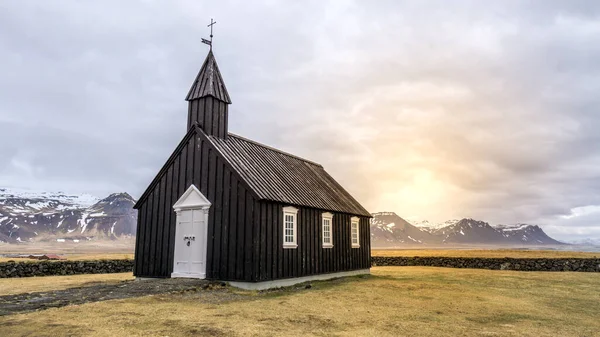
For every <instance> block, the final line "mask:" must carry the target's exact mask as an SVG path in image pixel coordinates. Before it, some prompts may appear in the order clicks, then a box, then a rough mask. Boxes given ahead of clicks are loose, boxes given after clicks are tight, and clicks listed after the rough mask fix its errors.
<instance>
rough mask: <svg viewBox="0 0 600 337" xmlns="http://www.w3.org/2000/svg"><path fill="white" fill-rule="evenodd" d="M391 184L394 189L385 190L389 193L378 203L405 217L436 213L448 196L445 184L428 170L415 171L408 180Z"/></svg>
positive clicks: (384, 194)
mask: <svg viewBox="0 0 600 337" xmlns="http://www.w3.org/2000/svg"><path fill="white" fill-rule="evenodd" d="M388 183H389V181H388ZM393 184H394V185H395V186H394V188H388V189H387V190H390V191H391V192H388V193H383V194H382V196H381V200H380V203H381V204H382V205H386V209H388V208H389V209H392V210H396V211H397V212H401V214H404V215H405V216H407V217H413V218H414V217H422V216H423V215H424V214H432V213H436V212H435V211H434V210H435V209H440V206H441V204H442V203H443V202H444V200H448V197H449V194H450V193H449V188H448V186H447V184H446V183H445V182H443V181H441V180H439V179H437V178H436V176H435V174H434V173H433V172H432V171H429V170H418V171H415V172H414V174H412V177H411V179H410V180H406V181H404V180H403V181H394V182H393Z"/></svg>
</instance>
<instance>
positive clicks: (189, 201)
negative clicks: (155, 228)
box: [173, 184, 211, 212]
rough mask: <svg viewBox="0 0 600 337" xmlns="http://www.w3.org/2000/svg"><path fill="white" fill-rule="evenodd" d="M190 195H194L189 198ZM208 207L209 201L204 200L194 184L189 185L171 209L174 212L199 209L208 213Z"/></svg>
mask: <svg viewBox="0 0 600 337" xmlns="http://www.w3.org/2000/svg"><path fill="white" fill-rule="evenodd" d="M192 193H194V195H193V196H190V195H191V194H192ZM210 206H211V203H210V201H208V199H206V197H205V196H204V195H203V194H202V192H200V190H199V189H198V188H197V187H196V186H194V184H191V185H190V187H188V189H187V190H186V191H185V192H183V194H182V195H181V197H180V198H179V199H178V200H177V202H175V204H174V205H173V209H174V210H175V212H180V211H182V210H186V209H198V208H201V209H203V210H204V211H205V212H206V211H208V209H209V208H210Z"/></svg>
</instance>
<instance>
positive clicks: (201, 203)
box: [171, 184, 211, 279]
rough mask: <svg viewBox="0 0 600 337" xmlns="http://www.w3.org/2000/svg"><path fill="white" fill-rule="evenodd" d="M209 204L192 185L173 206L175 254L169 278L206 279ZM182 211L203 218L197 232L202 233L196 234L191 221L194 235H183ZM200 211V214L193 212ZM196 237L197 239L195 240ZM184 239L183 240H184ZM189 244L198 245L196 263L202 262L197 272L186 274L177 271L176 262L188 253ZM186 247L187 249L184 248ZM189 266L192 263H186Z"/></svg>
mask: <svg viewBox="0 0 600 337" xmlns="http://www.w3.org/2000/svg"><path fill="white" fill-rule="evenodd" d="M210 206H211V203H210V201H208V199H207V198H206V197H205V196H204V195H203V194H202V193H201V192H200V191H199V190H198V188H197V187H196V186H194V185H193V184H192V185H190V187H189V188H188V189H187V190H186V191H185V192H184V193H183V195H181V197H180V198H179V200H177V202H176V203H175V204H174V205H173V209H174V210H175V213H176V214H177V220H176V221H177V222H176V227H175V253H174V254H173V259H174V261H173V272H172V273H171V277H189V278H201V279H203V278H206V261H207V257H208V256H207V244H208V211H209V210H210ZM184 211H192V212H191V213H192V215H193V214H194V213H196V214H197V213H200V214H201V216H203V217H204V218H203V219H202V223H203V226H202V228H200V229H199V230H201V231H203V232H202V233H201V232H196V231H197V230H198V229H194V225H193V223H194V222H196V221H194V220H193V218H192V219H190V221H192V230H193V231H194V233H183V232H182V230H183V229H182V228H181V226H180V223H181V220H182V218H181V216H182V214H183V212H184ZM193 211H201V212H193ZM196 236H198V238H196ZM184 238H185V239H184ZM188 241H190V242H189V244H193V245H200V256H196V257H195V258H196V259H197V261H201V262H203V264H202V265H201V268H200V270H199V271H196V272H189V271H188V272H186V271H183V270H178V268H177V266H178V264H177V261H178V260H181V259H182V254H186V252H187V253H189V252H190V251H189V250H187V248H188V247H189V246H187V245H188ZM186 246H187V247H186ZM188 263H189V264H190V265H191V264H192V262H191V261H188Z"/></svg>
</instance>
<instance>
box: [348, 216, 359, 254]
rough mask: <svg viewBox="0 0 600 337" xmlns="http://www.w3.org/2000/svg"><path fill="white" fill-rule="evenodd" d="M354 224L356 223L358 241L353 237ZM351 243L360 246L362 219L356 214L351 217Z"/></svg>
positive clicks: (356, 246)
mask: <svg viewBox="0 0 600 337" xmlns="http://www.w3.org/2000/svg"><path fill="white" fill-rule="evenodd" d="M354 225H356V242H354V238H353V231H354ZM350 243H352V248H360V219H359V218H358V217H356V216H353V217H352V218H350Z"/></svg>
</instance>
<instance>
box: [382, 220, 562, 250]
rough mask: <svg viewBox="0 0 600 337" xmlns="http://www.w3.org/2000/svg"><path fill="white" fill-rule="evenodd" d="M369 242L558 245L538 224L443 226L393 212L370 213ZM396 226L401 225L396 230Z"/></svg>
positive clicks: (451, 223)
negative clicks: (411, 220) (409, 220)
mask: <svg viewBox="0 0 600 337" xmlns="http://www.w3.org/2000/svg"><path fill="white" fill-rule="evenodd" d="M372 215H373V218H372V219H371V243H372V245H373V246H374V247H376V246H382V247H386V246H394V245H469V244H471V245H561V244H564V243H563V242H560V241H558V240H555V239H553V238H551V237H549V236H548V235H547V234H546V233H545V232H544V231H543V229H542V228H541V227H540V226H538V225H528V224H516V225H496V226H492V225H490V224H489V223H487V222H484V221H480V220H475V219H471V218H464V219H460V220H457V219H455V220H448V221H446V222H444V223H442V224H431V223H429V222H428V221H420V222H417V223H410V222H408V221H406V220H404V219H403V218H402V217H400V216H399V215H397V214H396V213H394V212H378V213H373V214H372ZM397 223H400V224H402V226H399V227H397Z"/></svg>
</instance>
